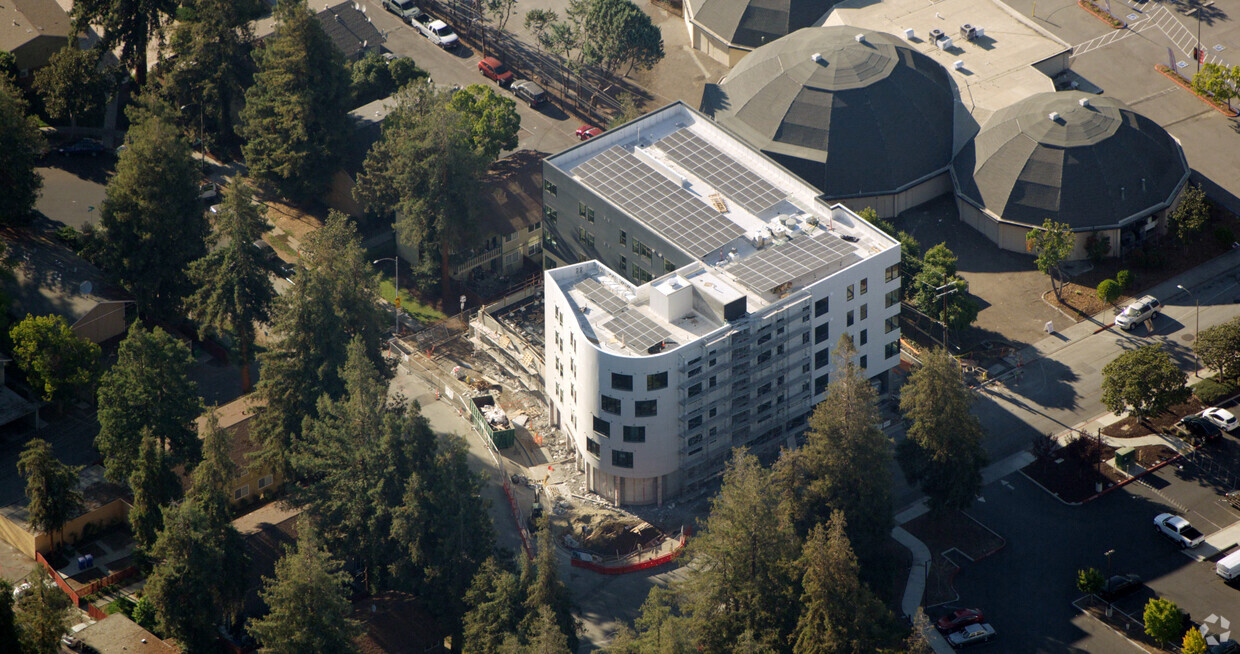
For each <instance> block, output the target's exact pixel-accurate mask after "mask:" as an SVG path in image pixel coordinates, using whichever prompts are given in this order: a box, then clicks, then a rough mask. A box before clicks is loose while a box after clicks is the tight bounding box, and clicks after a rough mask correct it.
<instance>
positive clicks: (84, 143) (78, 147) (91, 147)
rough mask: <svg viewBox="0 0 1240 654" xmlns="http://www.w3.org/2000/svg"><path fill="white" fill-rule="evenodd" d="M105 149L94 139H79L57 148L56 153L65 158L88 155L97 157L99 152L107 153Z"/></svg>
mask: <svg viewBox="0 0 1240 654" xmlns="http://www.w3.org/2000/svg"><path fill="white" fill-rule="evenodd" d="M107 150H108V149H107V148H105V147H103V144H102V143H100V142H99V141H96V140H95V139H79V140H77V141H74V142H73V143H70V144H69V145H66V146H64V147H61V148H57V149H56V152H57V153H59V154H63V155H65V156H70V157H72V156H76V155H90V156H92V157H97V156H99V153H101V152H107Z"/></svg>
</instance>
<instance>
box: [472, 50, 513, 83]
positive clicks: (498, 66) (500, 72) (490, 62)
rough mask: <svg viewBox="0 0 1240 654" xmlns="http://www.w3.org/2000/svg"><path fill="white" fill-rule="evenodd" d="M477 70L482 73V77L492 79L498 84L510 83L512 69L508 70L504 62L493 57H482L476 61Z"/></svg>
mask: <svg viewBox="0 0 1240 654" xmlns="http://www.w3.org/2000/svg"><path fill="white" fill-rule="evenodd" d="M478 72H480V73H482V76H483V77H485V78H487V79H489V80H493V81H494V82H495V83H496V84H499V85H500V86H508V85H509V84H512V78H513V74H512V71H511V70H508V67H507V66H505V65H504V62H502V61H500V60H499V59H496V58H495V57H483V58H482V61H479V62H478Z"/></svg>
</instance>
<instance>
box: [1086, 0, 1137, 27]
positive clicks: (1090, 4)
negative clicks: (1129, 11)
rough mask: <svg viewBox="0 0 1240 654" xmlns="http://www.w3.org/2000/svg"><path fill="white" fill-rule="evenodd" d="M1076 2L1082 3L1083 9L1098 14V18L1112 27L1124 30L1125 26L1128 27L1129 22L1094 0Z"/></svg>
mask: <svg viewBox="0 0 1240 654" xmlns="http://www.w3.org/2000/svg"><path fill="white" fill-rule="evenodd" d="M1076 4H1078V5H1080V6H1081V9H1084V10H1085V11H1088V12H1089V13H1091V14H1093V15H1094V16H1096V17H1097V18H1098V20H1100V21H1102V22H1104V23H1106V24H1107V25H1110V26H1111V27H1114V28H1115V29H1117V30H1122V29H1124V28H1125V27H1128V23H1125V22H1124V21H1122V20H1120V19H1118V18H1116V17H1114V16H1112V15H1111V14H1109V13H1107V10H1106V9H1103V8H1102V7H1100V6H1099V5H1098V3H1096V2H1094V1H1093V0H1076Z"/></svg>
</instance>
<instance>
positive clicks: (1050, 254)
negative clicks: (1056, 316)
mask: <svg viewBox="0 0 1240 654" xmlns="http://www.w3.org/2000/svg"><path fill="white" fill-rule="evenodd" d="M1075 247H1076V234H1074V233H1072V228H1071V227H1070V226H1068V224H1067V223H1057V222H1055V221H1053V220H1051V219H1050V218H1047V219H1046V220H1045V221H1043V222H1042V226H1041V227H1038V228H1034V229H1031V230H1029V232H1028V233H1026V234H1025V248H1026V249H1027V250H1029V251H1030V252H1032V253H1034V254H1035V255H1037V260H1036V261H1035V263H1036V264H1037V266H1038V270H1039V271H1041V272H1042V274H1044V275H1046V276H1048V277H1050V278H1051V290H1052V291H1054V292H1055V298H1056V299H1059V297H1060V293H1062V292H1063V284H1062V278H1063V272H1062V270H1061V269H1060V265H1061V264H1062V263H1063V262H1064V261H1067V260H1068V257H1070V256H1072V250H1073V249H1074V248H1075ZM1056 282H1060V283H1059V284H1056Z"/></svg>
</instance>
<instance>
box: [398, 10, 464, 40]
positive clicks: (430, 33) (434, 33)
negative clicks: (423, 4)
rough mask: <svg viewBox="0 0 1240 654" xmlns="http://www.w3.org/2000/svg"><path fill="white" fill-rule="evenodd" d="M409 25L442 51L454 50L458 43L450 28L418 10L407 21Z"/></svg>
mask: <svg viewBox="0 0 1240 654" xmlns="http://www.w3.org/2000/svg"><path fill="white" fill-rule="evenodd" d="M409 24H410V25H413V26H414V27H416V28H418V31H419V32H421V33H422V36H425V37H426V38H427V39H430V42H431V43H434V44H435V45H437V46H439V47H441V48H443V49H444V50H451V49H452V48H455V47H456V46H457V44H458V43H460V39H459V38H457V36H456V32H453V31H452V28H451V27H448V24H447V23H445V22H443V21H442V20H439V19H438V18H433V17H432V16H431V15H430V14H428V13H426V12H424V11H422V10H420V9H419V10H418V12H417V13H416V14H414V16H413V17H411V18H410V19H409Z"/></svg>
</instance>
